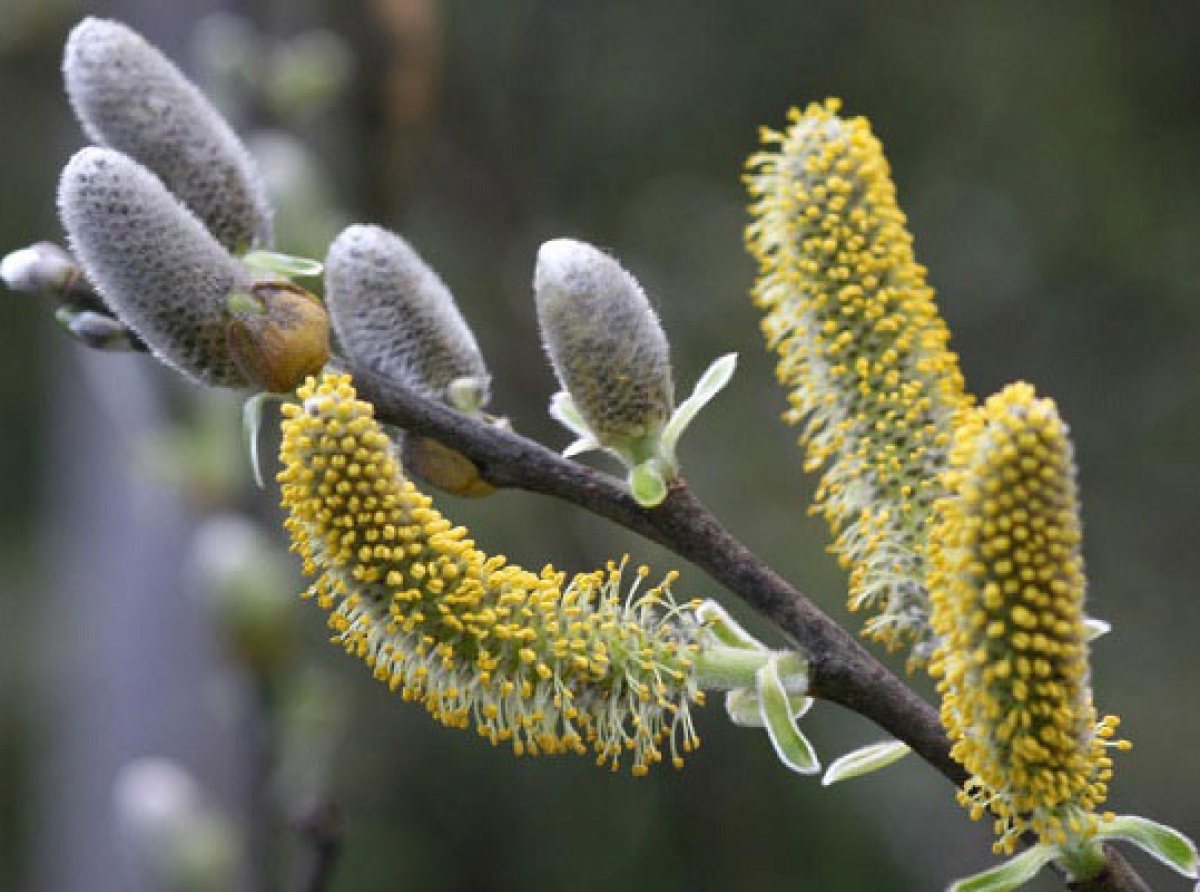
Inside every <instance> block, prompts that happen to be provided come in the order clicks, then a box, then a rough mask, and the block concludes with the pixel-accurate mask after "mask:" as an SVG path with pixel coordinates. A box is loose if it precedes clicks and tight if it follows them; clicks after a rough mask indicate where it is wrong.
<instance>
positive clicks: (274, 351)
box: [227, 281, 329, 393]
mask: <svg viewBox="0 0 1200 892" xmlns="http://www.w3.org/2000/svg"><path fill="white" fill-rule="evenodd" d="M227 306H228V308H229V310H230V312H231V315H232V316H233V319H232V320H231V321H230V323H229V329H228V330H229V352H230V355H231V356H232V357H233V361H234V362H235V363H236V364H237V366H238V368H240V369H241V370H242V373H243V374H244V375H245V376H246V378H247V379H249V380H250V381H251V383H253V384H255V385H256V386H258V387H259V388H261V389H262V390H267V391H270V392H272V393H287V392H289V391H291V390H294V389H296V388H297V387H299V386H300V384H302V383H303V382H304V379H305V378H307V377H308V376H309V375H315V374H317V373H318V372H319V371H321V369H322V368H323V367H324V366H325V363H326V362H327V361H328V360H329V317H328V315H326V313H325V307H324V306H322V304H321V302H320V301H319V300H317V298H316V296H315V295H313V294H311V293H309V292H308V291H305V290H304V289H303V288H301V287H300V286H299V285H293V284H291V283H289V282H277V281H272V282H259V283H257V284H255V285H254V287H253V288H252V289H251V290H250V291H249V292H248V293H246V292H234V293H233V294H231V295H230V296H229V301H228V303H227Z"/></svg>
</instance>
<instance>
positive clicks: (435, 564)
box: [279, 375, 701, 774]
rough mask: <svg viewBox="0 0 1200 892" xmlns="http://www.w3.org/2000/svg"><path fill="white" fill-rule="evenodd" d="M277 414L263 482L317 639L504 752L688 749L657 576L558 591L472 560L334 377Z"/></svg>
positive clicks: (616, 569)
mask: <svg viewBox="0 0 1200 892" xmlns="http://www.w3.org/2000/svg"><path fill="white" fill-rule="evenodd" d="M297 396H298V398H299V400H300V402H299V403H292V404H287V405H285V406H284V409H283V411H284V423H283V443H282V447H281V463H282V465H283V471H282V472H281V473H280V475H279V481H280V483H281V484H282V492H283V505H284V508H285V509H287V512H288V519H287V521H286V525H287V528H288V530H289V531H290V533H291V535H292V541H293V546H292V547H293V550H294V551H296V552H298V553H299V554H300V556H301V558H302V559H303V561H304V570H305V572H306V573H307V574H310V575H314V576H316V582H315V583H314V584H313V586H312V587H311V589H310V590H309V593H308V594H309V595H311V596H313V597H315V599H316V600H317V602H318V604H320V605H321V606H322V607H324V608H325V609H327V610H329V611H330V616H329V625H330V627H331V628H332V629H333V632H334V641H336V642H338V643H340V644H341V645H342V646H343V647H345V649H346V650H347V651H348V652H349V653H351V654H354V655H356V656H358V657H360V658H361V659H363V660H364V661H365V662H366V663H367V665H369V666H371V667H372V668H373V670H374V673H375V676H376V677H377V678H378V679H380V680H381V681H384V682H386V683H388V684H389V685H390V686H391V687H392V689H393V690H399V691H400V693H401V695H402V696H403V697H404V699H406V700H416V701H419V702H421V703H422V704H424V706H425V707H426V708H427V709H428V711H429V712H430V713H431V714H432V715H433V716H434V717H435V718H436V719H437V720H438V721H440V722H442V723H444V724H446V725H449V726H453V727H464V728H465V727H468V726H470V725H474V726H475V728H476V729H477V731H478V732H479V734H481V735H482V736H483V737H485V738H487V739H488V740H490V741H491V742H492V743H493V744H499V743H507V744H509V745H510V746H511V747H512V749H513V751H514V752H516V753H517V754H518V755H525V754H530V755H536V754H539V753H546V754H551V753H563V752H579V753H583V752H587V751H588V750H589V749H590V750H591V751H592V753H593V754H594V755H595V757H596V760H597V762H598V763H599V764H601V765H609V766H611V767H612V768H614V769H615V768H617V767H618V764H619V762H620V760H621V759H622V758H623V757H624V756H628V757H629V758H630V759H631V761H632V767H633V771H634V773H635V774H642V773H645V772H646V771H647V770H648V768H649V767H650V766H651V765H652V764H654V763H655V762H658V761H661V760H662V758H663V754H664V753H663V751H664V750H666V751H667V752H668V753H669V755H670V756H671V759H672V761H673V763H674V764H676V765H679V764H681V762H682V753H683V752H687V751H689V750H691V749H692V748H693V747H694V746H696V745H697V744H698V743H699V740H698V738H697V737H696V733H695V730H694V727H693V725H692V720H691V716H690V713H689V704H690V703H691V702H699V701H700V700H701V695H700V694H699V692H698V690H697V687H696V682H695V678H694V672H693V665H694V657H695V654H696V645H695V637H696V634H697V632H698V626H697V624H696V622H695V620H694V619H692V612H691V611H690V609H685V608H681V607H678V606H676V605H675V604H674V602H673V601H672V600H671V596H670V593H669V591H668V589H667V586H668V585H669V583H670V582H671V580H672V579H673V577H670V576H669V577H668V578H667V580H665V582H664V583H663V584H662V585H660V586H658V587H654V588H650V589H648V590H645V591H644V592H642V593H640V594H639V593H638V588H639V585H640V584H641V580H642V577H643V576H644V573H639V574H637V577H636V581H635V582H634V584H633V585H632V586H631V587H630V591H629V592H627V593H625V594H623V588H622V585H623V584H622V565H617V564H610V565H609V566H608V568H607V569H606V570H605V571H603V572H595V573H586V574H580V575H578V576H576V577H574V578H573V579H571V580H570V582H569V583H568V582H567V581H566V577H565V575H564V574H563V573H560V572H557V571H555V570H554V569H553V568H552V567H546V568H545V569H543V570H542V571H541V572H540V573H536V574H535V573H531V572H529V571H527V570H522V569H521V568H519V567H516V566H512V565H509V564H508V563H507V561H506V560H505V558H503V557H488V556H487V555H485V554H483V553H482V552H481V551H479V550H478V549H477V548H476V547H475V543H474V542H473V541H472V540H471V539H470V538H468V534H467V531H466V530H465V529H464V528H463V527H456V526H454V525H453V524H452V523H451V522H450V521H449V520H446V519H445V518H444V517H442V515H441V514H440V513H439V512H438V511H437V510H436V509H434V508H433V507H432V505H431V502H430V499H429V498H428V497H426V496H425V495H423V494H421V493H420V492H418V491H417V490H416V489H415V488H414V487H413V485H412V483H411V482H409V481H408V480H407V479H405V477H404V476H403V474H402V472H401V470H400V467H399V465H398V463H397V461H396V459H395V457H394V456H393V453H392V447H391V444H390V442H389V440H388V438H387V436H386V435H385V434H384V433H383V432H382V431H381V430H380V428H379V425H378V424H377V423H376V421H375V420H374V418H373V413H372V407H371V406H370V404H369V403H366V402H363V401H361V400H359V399H357V398H356V395H355V391H354V388H353V386H352V384H351V381H350V379H349V377H347V376H335V375H326V376H325V377H324V378H323V379H322V380H321V381H320V382H317V381H315V380H313V379H309V381H308V382H307V383H306V384H305V385H304V386H303V387H301V388H300V390H299V391H298V392H297Z"/></svg>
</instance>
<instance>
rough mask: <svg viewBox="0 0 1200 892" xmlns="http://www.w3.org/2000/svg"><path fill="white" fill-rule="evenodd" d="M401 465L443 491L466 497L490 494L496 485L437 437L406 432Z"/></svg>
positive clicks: (401, 452)
mask: <svg viewBox="0 0 1200 892" xmlns="http://www.w3.org/2000/svg"><path fill="white" fill-rule="evenodd" d="M400 458H401V461H402V463H403V465H404V469H405V470H406V471H408V472H410V473H411V474H412V475H413V476H414V477H417V478H418V479H420V480H423V481H425V482H426V483H431V484H433V485H434V486H436V487H437V488H438V489H440V490H442V492H448V493H450V494H451V495H454V496H462V497H463V498H465V499H481V498H483V497H484V496H490V495H491V494H492V493H494V492H495V491H496V487H494V486H493V485H492V484H490V483H488V482H487V481H486V480H484V479H483V475H482V474H481V473H480V472H479V467H478V465H476V464H475V462H473V461H471V460H470V459H469V458H467V457H466V456H465V455H463V454H462V453H461V452H459V451H458V450H457V449H451V448H450V447H449V446H443V445H442V444H441V443H439V442H438V441H437V440H431V439H430V438H429V437H420V436H416V435H414V434H408V433H405V434H403V436H402V437H401V440H400Z"/></svg>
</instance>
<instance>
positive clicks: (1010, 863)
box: [946, 845, 1059, 892]
mask: <svg viewBox="0 0 1200 892" xmlns="http://www.w3.org/2000/svg"><path fill="white" fill-rule="evenodd" d="M1058 855H1059V851H1058V846H1049V845H1041V846H1034V847H1033V848H1031V849H1028V850H1026V851H1024V852H1022V853H1021V854H1019V855H1017V856H1016V857H1015V858H1010V859H1009V860H1007V861H1005V862H1004V863H1003V864H1001V865H1000V866H999V867H993V868H992V869H991V870H985V871H984V872H983V873H977V874H975V875H974V876H969V877H965V878H964V879H961V880H957V881H955V882H953V883H951V884H950V885H949V886H948V887H947V889H946V892H1009V890H1010V889H1016V888H1018V887H1020V886H1023V885H1025V884H1026V883H1028V882H1029V881H1030V880H1031V879H1033V878H1034V876H1036V875H1037V872H1038V871H1039V870H1041V869H1042V868H1043V867H1045V866H1046V865H1047V864H1049V863H1050V862H1051V861H1053V860H1054V859H1055V858H1057V857H1058Z"/></svg>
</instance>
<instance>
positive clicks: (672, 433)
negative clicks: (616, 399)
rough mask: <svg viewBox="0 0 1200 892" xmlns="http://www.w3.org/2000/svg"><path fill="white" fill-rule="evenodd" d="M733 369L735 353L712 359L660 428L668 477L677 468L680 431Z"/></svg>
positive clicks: (715, 393)
mask: <svg viewBox="0 0 1200 892" xmlns="http://www.w3.org/2000/svg"><path fill="white" fill-rule="evenodd" d="M736 368H737V354H736V353H727V354H725V355H724V356H722V357H721V358H720V359H717V360H715V361H714V362H713V363H712V365H710V366H709V367H708V368H707V369H706V370H705V372H704V374H703V375H701V376H700V380H699V381H697V382H696V387H695V389H693V390H692V395H691V396H689V397H688V398H687V399H686V400H684V401H683V402H682V403H680V404H679V406H678V407H677V408H676V409H675V411H674V413H672V415H671V418H670V420H669V421H667V426H666V427H664V428H663V432H662V434H661V436H660V437H659V443H660V449H661V455H662V457H663V461H665V462H666V464H667V468H668V469H669V470H670V473H671V475H672V476H674V475H675V474H676V473H677V472H678V469H679V459H678V458H677V457H676V447H677V446H678V444H679V438H680V436H682V435H683V432H684V430H686V429H687V426H688V425H689V424H691V423H692V420H693V419H694V418H695V417H696V415H697V414H698V413H699V412H700V410H701V409H703V408H704V407H705V406H706V405H708V402H709V400H711V399H712V398H713V397H714V396H716V395H717V394H718V393H720V392H721V391H722V390H723V389H724V388H725V385H726V384H728V383H729V379H730V378H732V377H733V372H734V369H736Z"/></svg>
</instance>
